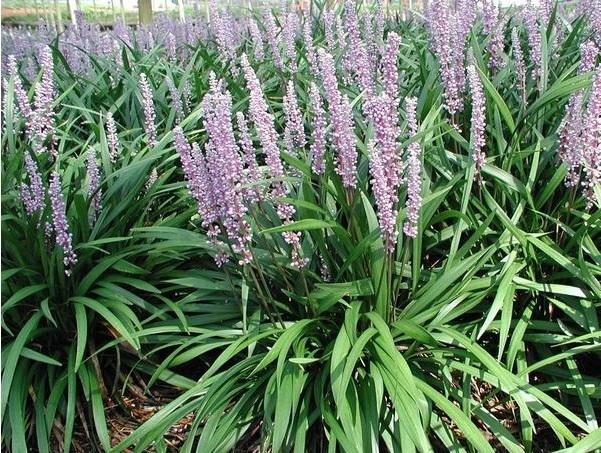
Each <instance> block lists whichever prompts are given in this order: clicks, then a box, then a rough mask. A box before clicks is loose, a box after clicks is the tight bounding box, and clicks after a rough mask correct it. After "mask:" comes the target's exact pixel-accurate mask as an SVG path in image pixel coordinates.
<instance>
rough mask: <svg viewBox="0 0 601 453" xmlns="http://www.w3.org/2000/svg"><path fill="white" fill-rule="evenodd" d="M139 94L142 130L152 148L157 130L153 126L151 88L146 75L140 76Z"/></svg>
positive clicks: (153, 113) (155, 141)
mask: <svg viewBox="0 0 601 453" xmlns="http://www.w3.org/2000/svg"><path fill="white" fill-rule="evenodd" d="M139 86H140V94H141V95H142V108H143V109H144V130H145V131H146V135H147V137H148V145H149V146H150V147H151V148H152V147H154V146H155V145H156V144H157V129H156V125H155V124H154V121H155V118H156V114H155V112H154V103H153V99H152V88H150V83H149V82H148V78H147V77H146V74H144V73H141V74H140V83H139Z"/></svg>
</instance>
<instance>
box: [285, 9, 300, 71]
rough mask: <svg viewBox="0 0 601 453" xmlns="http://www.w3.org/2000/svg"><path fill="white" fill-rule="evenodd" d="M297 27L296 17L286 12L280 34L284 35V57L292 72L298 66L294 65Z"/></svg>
mask: <svg viewBox="0 0 601 453" xmlns="http://www.w3.org/2000/svg"><path fill="white" fill-rule="evenodd" d="M297 28H298V18H297V17H296V14H295V13H292V12H291V13H288V14H287V15H286V18H285V22H284V29H283V30H282V34H283V35H284V47H285V49H286V57H287V58H288V66H289V69H290V71H291V72H292V73H294V72H296V71H297V69H298V67H297V65H296V48H295V40H296V32H297Z"/></svg>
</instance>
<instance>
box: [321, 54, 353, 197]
mask: <svg viewBox="0 0 601 453" xmlns="http://www.w3.org/2000/svg"><path fill="white" fill-rule="evenodd" d="M318 56H319V66H320V69H321V77H322V80H323V87H324V91H325V94H326V98H327V101H328V107H329V110H330V113H331V120H332V142H333V144H334V148H335V149H336V172H337V173H338V174H339V175H340V176H341V177H342V183H343V185H344V187H345V188H347V189H352V188H354V187H355V186H356V185H357V177H356V174H355V173H356V165H357V149H356V147H355V135H354V131H353V124H354V123H353V112H352V110H351V106H350V103H349V101H348V98H346V97H342V96H341V95H340V91H339V90H338V80H337V79H336V72H335V68H334V59H333V58H332V56H331V55H330V54H329V53H327V52H326V51H325V50H323V49H319V52H318Z"/></svg>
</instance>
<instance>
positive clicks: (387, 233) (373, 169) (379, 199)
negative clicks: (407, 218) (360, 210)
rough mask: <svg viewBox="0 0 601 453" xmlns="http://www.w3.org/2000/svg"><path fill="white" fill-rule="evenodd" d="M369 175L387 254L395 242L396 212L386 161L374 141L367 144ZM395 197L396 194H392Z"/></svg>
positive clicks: (396, 233) (391, 250)
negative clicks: (387, 175)
mask: <svg viewBox="0 0 601 453" xmlns="http://www.w3.org/2000/svg"><path fill="white" fill-rule="evenodd" d="M367 148H368V152H369V173H370V175H371V186H372V190H373V192H374V198H375V199H376V206H377V208H378V223H379V224H380V231H381V232H382V235H383V237H384V245H385V247H386V251H387V252H388V253H392V252H393V251H394V246H395V244H396V240H397V235H398V232H397V229H396V218H397V211H396V206H395V202H394V200H393V198H392V195H393V193H392V190H391V189H392V188H391V187H390V184H389V183H388V178H387V177H386V161H385V158H384V156H383V155H382V152H381V151H380V148H379V147H378V146H376V144H375V142H374V140H370V141H369V143H368V147H367ZM394 195H395V196H396V194H394Z"/></svg>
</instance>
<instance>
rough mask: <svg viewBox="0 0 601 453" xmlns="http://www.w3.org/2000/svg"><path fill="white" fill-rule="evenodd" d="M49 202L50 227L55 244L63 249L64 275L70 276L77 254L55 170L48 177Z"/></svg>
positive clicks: (58, 178)
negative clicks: (50, 208) (50, 211)
mask: <svg viewBox="0 0 601 453" xmlns="http://www.w3.org/2000/svg"><path fill="white" fill-rule="evenodd" d="M49 195H50V204H51V206H52V229H53V230H54V237H55V241H56V245H57V246H58V247H61V248H62V249H63V264H64V265H65V275H66V276H70V275H71V273H72V270H73V266H75V264H77V255H76V254H75V251H74V250H73V235H72V234H71V232H70V231H69V223H68V222H67V215H66V210H65V201H64V200H63V194H62V192H61V181H60V177H59V175H58V173H57V172H53V173H52V176H51V177H50V188H49Z"/></svg>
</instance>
